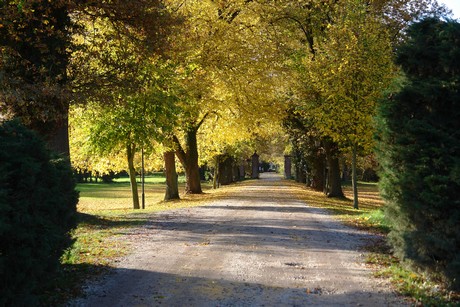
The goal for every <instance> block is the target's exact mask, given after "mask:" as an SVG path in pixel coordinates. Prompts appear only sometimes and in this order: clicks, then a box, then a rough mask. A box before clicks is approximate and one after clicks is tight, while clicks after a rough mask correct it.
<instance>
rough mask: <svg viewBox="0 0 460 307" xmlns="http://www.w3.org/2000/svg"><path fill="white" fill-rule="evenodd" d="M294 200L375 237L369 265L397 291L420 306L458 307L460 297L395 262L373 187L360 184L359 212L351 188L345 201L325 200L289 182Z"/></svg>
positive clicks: (387, 227) (381, 205) (345, 188)
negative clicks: (295, 197)
mask: <svg viewBox="0 0 460 307" xmlns="http://www.w3.org/2000/svg"><path fill="white" fill-rule="evenodd" d="M289 184H291V185H293V187H294V191H295V193H296V194H297V196H298V197H299V198H300V199H302V200H304V201H305V202H306V203H308V204H309V205H311V206H314V207H318V208H325V209H327V210H330V212H332V213H333V214H334V215H336V217H337V218H339V219H340V220H341V221H343V222H344V223H345V224H347V225H349V226H352V227H357V228H359V229H363V230H366V231H370V232H373V233H375V234H378V235H379V236H378V237H377V239H376V240H374V241H373V242H370V243H369V245H368V246H366V250H367V252H368V253H367V258H366V262H367V264H368V265H370V266H372V267H374V268H375V272H376V273H375V276H376V277H379V278H387V279H389V280H390V281H391V283H392V284H393V285H394V287H395V289H396V291H397V292H398V293H400V294H401V295H403V296H406V297H408V298H409V299H410V300H411V301H412V303H414V304H415V305H419V306H460V295H459V293H454V292H451V291H448V290H446V288H445V287H444V284H443V283H442V281H441V280H440V279H437V280H436V279H433V277H430V278H429V277H428V276H427V275H426V274H423V273H420V272H415V271H413V270H410V269H408V268H406V267H405V266H403V265H402V264H401V263H400V261H399V260H398V259H397V258H395V257H394V256H393V255H392V253H391V249H390V247H389V246H388V245H387V243H386V235H387V234H388V232H389V231H390V228H389V223H388V221H387V220H386V219H385V214H384V212H383V210H382V207H383V205H384V202H383V200H382V199H381V198H380V196H379V192H378V188H377V185H376V184H372V183H371V184H370V183H360V184H359V186H358V190H359V206H360V208H359V210H356V209H353V201H352V199H353V192H352V189H351V187H350V186H344V194H345V197H346V198H344V199H336V198H327V197H325V196H324V194H323V193H322V192H317V191H313V190H312V189H307V188H305V187H304V186H302V185H300V184H296V183H292V182H290V183H289Z"/></svg>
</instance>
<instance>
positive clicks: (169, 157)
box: [163, 151, 180, 200]
mask: <svg viewBox="0 0 460 307" xmlns="http://www.w3.org/2000/svg"><path fill="white" fill-rule="evenodd" d="M163 157H164V161H165V175H166V192H165V198H164V200H173V199H180V197H179V185H178V182H177V179H178V176H177V172H176V159H175V155H174V151H166V152H165V153H164V155H163Z"/></svg>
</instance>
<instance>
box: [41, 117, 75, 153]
mask: <svg viewBox="0 0 460 307" xmlns="http://www.w3.org/2000/svg"><path fill="white" fill-rule="evenodd" d="M68 114H69V110H68V109H67V110H66V114H65V115H63V116H64V118H63V119H61V120H59V121H58V122H55V123H53V128H54V129H53V131H52V133H50V134H49V135H47V136H46V139H47V143H48V147H49V149H50V150H52V151H54V152H56V153H57V154H59V155H62V156H65V157H66V158H69V159H70V146H69V118H68Z"/></svg>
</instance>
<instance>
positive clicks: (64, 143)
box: [0, 0, 74, 156]
mask: <svg viewBox="0 0 460 307" xmlns="http://www.w3.org/2000/svg"><path fill="white" fill-rule="evenodd" d="M73 5H74V2H73V1H71V0H59V1H52V2H50V1H44V0H32V1H2V2H0V11H1V17H0V19H1V26H0V50H1V59H0V61H1V65H0V67H1V68H0V85H1V89H2V90H1V92H0V114H2V116H3V117H19V118H21V120H22V121H23V122H24V123H25V124H26V125H27V126H29V127H30V128H32V129H34V130H36V131H37V132H39V133H40V134H41V135H42V136H44V137H45V139H46V140H47V141H48V144H49V147H50V148H51V149H53V150H54V151H56V152H58V153H63V154H64V155H67V156H68V155H69V143H68V109H69V100H70V99H69V97H70V96H69V91H68V77H67V66H68V63H69V50H70V48H71V41H70V37H71V30H72V27H73V23H72V21H71V18H70V13H69V12H70V10H71V8H72V7H73Z"/></svg>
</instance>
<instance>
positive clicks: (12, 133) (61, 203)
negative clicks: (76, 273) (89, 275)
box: [0, 121, 78, 306]
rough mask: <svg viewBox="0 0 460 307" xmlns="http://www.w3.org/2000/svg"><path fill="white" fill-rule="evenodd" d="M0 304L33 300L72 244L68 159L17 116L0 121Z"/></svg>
mask: <svg viewBox="0 0 460 307" xmlns="http://www.w3.org/2000/svg"><path fill="white" fill-rule="evenodd" d="M0 144H1V146H0V276H1V277H0V306H32V305H37V304H38V302H39V294H40V291H42V290H43V286H44V285H46V284H47V282H48V281H50V280H52V278H53V273H55V272H56V269H57V268H58V266H59V259H60V257H61V255H62V254H63V252H64V250H65V249H67V248H68V247H70V246H71V244H72V239H71V236H70V233H69V232H70V230H71V229H73V228H75V227H76V204H77V202H78V193H77V192H76V191H75V182H74V179H73V176H72V170H71V168H70V164H69V162H68V161H67V160H66V159H62V158H53V157H52V156H51V154H50V152H49V151H48V150H47V149H46V147H45V144H44V142H43V141H42V140H41V139H39V138H38V137H37V136H36V134H35V133H33V132H31V131H30V130H27V129H26V128H24V127H23V126H22V125H20V124H19V123H18V122H17V121H9V122H4V123H2V124H1V125H0Z"/></svg>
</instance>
